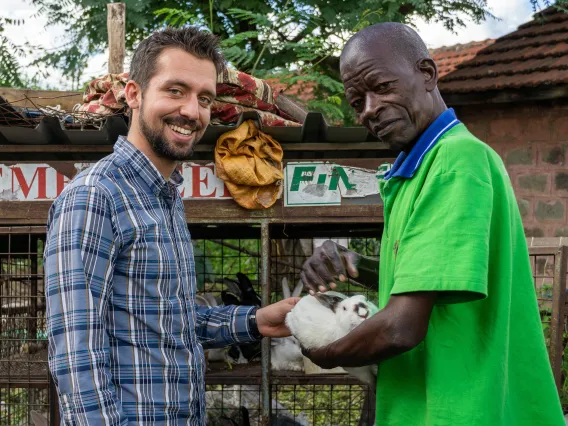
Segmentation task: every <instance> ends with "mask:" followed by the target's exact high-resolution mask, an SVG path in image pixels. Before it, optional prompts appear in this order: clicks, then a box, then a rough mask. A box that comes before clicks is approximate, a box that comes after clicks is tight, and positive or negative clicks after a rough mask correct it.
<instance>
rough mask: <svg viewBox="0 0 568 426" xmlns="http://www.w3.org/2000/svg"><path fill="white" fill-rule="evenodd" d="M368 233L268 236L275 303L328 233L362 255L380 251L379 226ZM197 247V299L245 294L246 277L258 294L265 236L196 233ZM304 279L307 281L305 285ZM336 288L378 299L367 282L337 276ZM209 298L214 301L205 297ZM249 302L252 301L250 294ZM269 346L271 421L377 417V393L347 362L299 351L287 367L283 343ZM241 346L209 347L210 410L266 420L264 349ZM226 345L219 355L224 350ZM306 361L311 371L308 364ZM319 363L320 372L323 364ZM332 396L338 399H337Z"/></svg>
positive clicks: (369, 420) (217, 418)
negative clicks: (334, 366)
mask: <svg viewBox="0 0 568 426" xmlns="http://www.w3.org/2000/svg"><path fill="white" fill-rule="evenodd" d="M372 234H373V235H375V236H374V237H372V238H369V237H361V236H358V237H354V238H348V237H337V236H333V238H331V236H330V238H325V237H321V236H320V237H318V238H310V237H303V238H273V239H271V240H270V253H271V256H270V258H271V262H270V265H271V267H270V283H271V293H270V302H271V303H273V302H276V301H278V300H281V299H282V298H284V297H285V296H286V290H285V287H286V288H287V289H288V292H289V293H290V294H291V293H293V291H294V288H296V289H299V287H297V286H298V284H299V274H300V271H301V267H302V265H303V263H304V262H305V260H306V259H307V258H308V257H309V256H310V255H311V254H312V252H313V250H314V249H315V248H316V247H318V246H319V245H321V244H322V243H323V242H324V241H325V240H326V239H333V240H334V241H336V242H337V243H338V244H341V245H343V246H345V247H348V248H351V249H354V250H356V251H358V252H359V253H361V254H364V255H368V256H375V257H378V254H379V248H380V244H379V239H378V237H377V236H379V235H380V231H379V230H373V232H372ZM193 241H194V254H195V263H196V271H197V282H198V298H199V297H201V298H203V303H207V304H210V303H211V301H213V300H214V302H212V303H218V304H222V303H231V304H238V303H241V301H240V300H239V297H238V296H237V297H235V295H236V294H239V292H240V290H242V288H238V287H239V284H242V282H239V281H242V280H243V277H242V276H240V277H237V274H239V275H240V274H244V275H246V282H249V283H250V286H251V287H252V288H253V289H254V291H255V292H256V294H257V295H258V296H259V297H258V299H257V300H260V295H261V291H262V287H261V283H260V281H261V277H260V273H261V251H262V250H261V240H260V239H259V238H258V237H252V238H248V239H215V238H211V239H201V238H199V239H194V240H193ZM300 285H301V284H300ZM336 290H337V291H340V292H342V293H344V294H346V295H354V294H365V295H366V296H367V298H368V299H369V300H370V301H372V302H376V297H377V294H376V291H369V290H367V289H365V288H362V287H360V286H358V285H357V283H355V282H353V281H348V282H346V283H339V285H338V288H337V289H336ZM207 301H209V302H207ZM249 303H250V301H249ZM272 340H273V345H272V346H271V348H270V352H271V355H272V357H271V358H272V362H271V364H270V375H271V382H272V385H271V387H270V388H271V393H270V399H271V400H270V407H271V412H272V414H271V416H272V417H271V420H270V424H289V425H331V424H334V425H363V424H373V423H374V414H373V402H374V401H372V400H373V397H372V395H373V394H372V393H371V392H370V391H369V389H368V388H367V387H366V386H364V385H362V384H361V383H359V382H358V381H357V380H356V379H355V378H353V377H350V376H348V375H347V374H346V373H345V372H344V371H342V370H341V369H339V371H338V370H334V371H324V370H319V369H317V368H314V366H313V365H311V366H310V365H309V362H308V361H307V360H304V359H303V357H302V356H301V352H300V349H299V346H298V348H297V352H298V354H299V355H300V356H299V359H298V360H297V363H296V364H294V365H286V366H284V367H288V368H284V367H282V366H281V365H278V364H276V363H275V362H274V359H275V353H276V351H277V350H278V349H277V347H278V344H274V340H279V339H272ZM252 346H253V348H251V347H250V345H240V346H239V347H238V350H235V348H231V349H229V350H225V351H224V350H217V349H214V350H209V351H207V353H208V361H209V362H208V373H207V383H208V386H207V407H208V408H207V409H208V421H209V424H222V423H220V422H222V421H223V420H227V419H231V420H230V421H232V422H234V423H227V424H248V423H247V422H244V421H243V418H244V417H246V418H247V419H248V420H247V421H248V422H249V423H250V424H251V425H257V424H261V422H262V407H261V405H262V401H261V397H260V396H261V387H260V383H261V376H262V365H261V362H260V361H261V359H260V358H261V348H260V345H256V346H255V345H252ZM219 352H221V356H220V354H219ZM306 364H307V365H308V369H309V371H308V370H306ZM318 370H319V371H318ZM332 396H333V398H332Z"/></svg>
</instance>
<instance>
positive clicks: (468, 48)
mask: <svg viewBox="0 0 568 426" xmlns="http://www.w3.org/2000/svg"><path fill="white" fill-rule="evenodd" d="M494 41H495V40H491V39H488V40H483V41H474V42H472V43H467V44H456V45H455V46H449V47H440V48H438V49H431V50H430V55H431V56H432V59H434V61H435V62H436V64H437V65H438V73H439V74H440V76H444V75H446V74H448V73H450V72H452V71H454V70H455V69H456V67H457V66H458V65H459V64H461V63H462V62H465V61H468V60H470V59H472V58H474V57H475V55H476V54H477V52H479V51H480V50H481V49H483V48H486V47H487V46H490V45H491V44H492V43H493V42H494Z"/></svg>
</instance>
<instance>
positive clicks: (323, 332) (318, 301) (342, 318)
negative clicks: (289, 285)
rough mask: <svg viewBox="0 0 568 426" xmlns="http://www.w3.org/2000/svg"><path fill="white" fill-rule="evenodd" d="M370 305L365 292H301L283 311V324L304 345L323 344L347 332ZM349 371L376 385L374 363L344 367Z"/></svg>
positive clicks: (369, 311)
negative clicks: (286, 310)
mask: <svg viewBox="0 0 568 426" xmlns="http://www.w3.org/2000/svg"><path fill="white" fill-rule="evenodd" d="M372 313H373V309H372V307H371V305H370V303H369V302H368V301H367V299H366V298H365V296H362V295H357V296H352V297H348V298H345V296H343V295H340V294H339V293H334V294H329V293H328V294H324V293H316V295H315V296H312V295H307V296H304V297H303V298H302V299H301V300H300V301H299V302H298V303H297V304H296V306H294V308H293V309H292V311H290V313H288V315H286V325H287V326H288V328H289V329H290V331H291V332H292V335H293V336H294V337H296V339H298V341H299V342H300V344H301V345H302V346H303V347H305V348H306V349H316V348H321V347H323V346H326V345H328V344H330V343H332V342H334V341H336V340H338V339H340V338H342V337H344V336H345V335H347V334H348V333H349V332H350V331H351V330H353V329H354V328H355V327H357V326H358V325H360V324H361V323H362V322H363V321H365V320H366V319H367V318H368V317H369V316H370V315H372ZM344 370H345V371H347V372H348V373H349V374H351V375H353V376H355V377H357V378H358V379H359V380H361V381H362V382H363V383H365V384H367V385H369V386H370V388H371V390H374V389H375V388H376V382H377V366H376V365H369V366H365V367H344Z"/></svg>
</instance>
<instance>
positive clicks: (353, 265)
mask: <svg viewBox="0 0 568 426" xmlns="http://www.w3.org/2000/svg"><path fill="white" fill-rule="evenodd" d="M343 258H344V259H345V263H346V265H347V272H348V273H349V275H350V276H351V277H353V278H357V277H358V276H359V271H358V270H357V263H358V260H359V257H358V256H357V253H354V252H346V253H344V254H343Z"/></svg>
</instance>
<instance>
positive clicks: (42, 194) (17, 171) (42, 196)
mask: <svg viewBox="0 0 568 426" xmlns="http://www.w3.org/2000/svg"><path fill="white" fill-rule="evenodd" d="M47 169H48V168H47V167H38V168H37V169H36V171H35V172H34V175H33V177H32V181H31V182H30V184H29V185H28V182H27V181H26V178H25V177H24V173H23V172H22V169H21V168H19V167H12V192H16V185H14V178H15V179H16V180H17V181H18V184H19V186H20V188H22V194H24V198H28V194H29V193H30V190H31V189H32V186H33V184H34V182H35V180H36V177H37V197H36V198H35V199H36V200H46V199H47V194H46V191H47V186H46V179H45V174H46V170H47Z"/></svg>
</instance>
